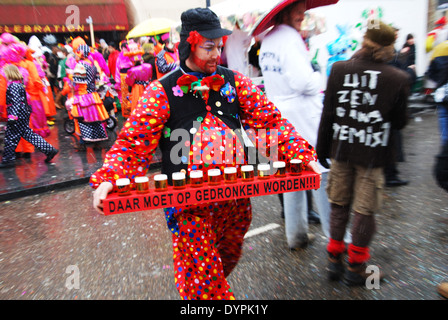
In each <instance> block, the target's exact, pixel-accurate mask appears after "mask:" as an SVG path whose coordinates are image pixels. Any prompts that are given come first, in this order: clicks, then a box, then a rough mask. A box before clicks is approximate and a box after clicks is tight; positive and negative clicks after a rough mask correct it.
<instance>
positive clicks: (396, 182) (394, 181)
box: [386, 178, 409, 187]
mask: <svg viewBox="0 0 448 320" xmlns="http://www.w3.org/2000/svg"><path fill="white" fill-rule="evenodd" d="M408 183H409V181H407V180H401V179H399V178H396V179H390V180H386V187H400V186H405V185H407V184H408Z"/></svg>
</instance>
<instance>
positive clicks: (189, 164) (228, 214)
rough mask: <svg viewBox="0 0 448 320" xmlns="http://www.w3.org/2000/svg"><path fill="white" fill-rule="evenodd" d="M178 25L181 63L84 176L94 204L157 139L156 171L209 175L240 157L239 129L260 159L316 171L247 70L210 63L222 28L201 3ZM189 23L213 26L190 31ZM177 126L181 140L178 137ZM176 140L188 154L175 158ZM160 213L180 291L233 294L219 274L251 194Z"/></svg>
mask: <svg viewBox="0 0 448 320" xmlns="http://www.w3.org/2000/svg"><path fill="white" fill-rule="evenodd" d="M216 21H218V22H216ZM182 23H183V25H182V28H183V29H182V30H183V32H181V42H180V44H179V52H180V55H181V65H180V68H178V69H177V70H175V71H173V72H172V73H170V74H169V75H168V76H166V77H164V78H162V79H159V80H157V81H154V82H152V83H151V84H149V85H148V86H147V87H146V90H145V92H144V94H143V96H142V97H141V98H140V100H139V103H138V106H137V108H136V109H135V110H134V111H133V112H132V114H131V116H130V117H129V119H128V120H127V122H126V123H125V125H124V127H123V129H122V131H121V132H120V134H119V136H118V138H117V140H116V142H115V144H114V145H113V146H112V148H111V149H110V150H109V152H108V153H107V155H106V158H105V161H104V165H103V167H102V168H100V169H99V170H98V171H97V172H95V173H94V174H93V175H92V176H91V179H90V183H91V185H92V187H94V188H98V189H97V191H96V192H95V194H94V206H95V208H97V210H98V211H101V206H100V204H99V203H100V202H99V199H100V197H101V195H104V193H105V194H106V195H107V192H110V191H111V190H112V188H113V186H114V185H115V181H116V180H117V179H119V178H124V177H126V178H129V179H131V180H133V179H135V177H137V176H142V175H145V174H146V172H147V170H148V168H149V165H150V161H151V157H152V155H153V154H154V152H155V150H156V148H157V146H159V147H160V148H161V150H162V172H163V173H166V174H167V175H168V176H169V177H170V175H171V173H173V172H177V171H182V170H184V171H185V172H186V173H187V176H188V173H190V172H191V171H192V170H202V171H203V173H204V178H205V179H207V171H208V169H220V170H221V172H223V171H224V168H225V167H230V166H231V167H236V168H237V169H238V168H239V167H240V166H241V165H243V164H247V156H246V155H245V151H244V143H237V141H238V139H237V136H238V133H237V132H238V130H237V129H240V128H241V126H243V127H244V129H246V130H247V132H248V133H249V136H250V138H251V139H252V141H254V142H255V144H258V145H260V146H263V148H261V150H266V152H265V153H266V156H269V151H270V147H271V146H273V145H277V146H278V148H277V151H278V159H280V160H284V161H288V160H290V159H293V158H298V159H301V160H302V165H303V167H304V168H306V167H310V168H314V165H315V163H316V162H315V161H316V153H315V151H314V148H313V147H312V146H311V145H309V143H308V142H307V141H305V140H304V139H303V138H302V137H301V136H300V134H299V133H298V132H297V131H296V130H295V128H294V127H293V126H292V125H291V123H289V122H288V121H287V120H286V119H283V118H282V116H281V114H280V112H279V111H278V109H277V108H276V107H275V106H274V105H273V104H272V103H271V102H270V101H269V100H268V99H267V98H266V96H265V95H264V93H263V92H262V91H261V90H260V89H259V88H258V87H257V86H255V85H254V84H253V83H252V81H251V80H250V79H249V78H248V77H246V76H244V75H242V74H240V73H238V72H233V71H231V70H229V69H226V68H222V67H220V66H217V63H216V64H215V66H214V67H213V65H212V64H211V63H210V61H214V60H216V57H214V55H219V50H213V48H211V47H212V46H218V47H219V45H220V43H221V41H222V37H223V36H224V35H226V34H229V33H228V31H227V30H225V29H221V28H220V26H219V27H217V24H219V19H218V18H217V17H216V15H215V14H214V13H212V12H211V11H210V10H208V9H202V8H198V9H191V10H188V11H186V12H184V14H182ZM195 23H198V24H199V25H201V26H202V27H203V28H205V29H207V30H205V31H210V32H209V33H207V32H205V33H204V34H205V35H201V34H200V32H198V34H196V36H195V33H194V30H196V29H195V28H196V25H195ZM204 26H205V27H204ZM201 32H202V31H201ZM192 39H193V40H192ZM194 39H197V40H198V41H199V42H197V43H195V41H194ZM184 45H186V46H187V50H186V51H185V47H184ZM201 50H202V51H201ZM208 50H210V51H208ZM207 52H208V53H209V54H207ZM215 52H216V53H215ZM201 54H202V56H201ZM207 56H208V57H209V58H207ZM193 57H195V59H193ZM198 58H203V59H202V60H203V61H205V62H201V61H202V60H201V61H200V60H198ZM199 65H200V66H201V67H198V66H199ZM204 87H206V89H205V91H204ZM179 130H182V132H183V133H184V134H186V135H187V136H188V139H187V140H178V139H177V138H175V137H177V135H178V132H179ZM240 140H241V139H240ZM178 147H179V148H180V149H182V148H183V149H184V150H187V152H183V153H182V154H178V153H175V155H176V157H173V152H172V151H173V150H174V149H175V148H178ZM176 150H177V149H176ZM165 217H166V220H167V225H168V228H169V229H170V231H171V232H172V241H173V262H174V281H175V285H176V288H177V290H178V291H179V294H180V296H181V298H182V299H201V300H209V299H210V300H211V299H216V300H221V299H222V300H231V299H234V294H233V292H232V289H231V288H230V285H229V283H228V282H227V280H226V277H227V276H228V275H229V274H230V273H231V272H232V270H233V269H234V268H235V267H236V265H237V263H238V260H239V258H240V257H241V254H242V246H243V239H244V235H245V233H246V232H247V230H248V229H249V226H250V223H251V220H252V209H251V204H250V199H249V198H247V199H239V200H230V201H221V202H211V203H206V204H201V205H189V206H184V207H175V208H166V209H165Z"/></svg>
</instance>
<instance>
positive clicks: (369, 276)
mask: <svg viewBox="0 0 448 320" xmlns="http://www.w3.org/2000/svg"><path fill="white" fill-rule="evenodd" d="M368 267H369V265H367V264H366V263H362V264H349V265H348V267H347V271H346V273H345V278H344V281H345V284H347V285H348V286H364V285H366V284H367V282H369V281H371V280H375V278H374V277H375V269H373V270H367V268H368ZM372 267H376V266H374V265H372ZM377 268H378V267H377ZM377 270H378V269H377ZM367 271H368V272H367ZM376 276H378V280H379V281H381V280H383V279H384V273H383V272H382V271H380V270H379V273H378V274H377V275H376Z"/></svg>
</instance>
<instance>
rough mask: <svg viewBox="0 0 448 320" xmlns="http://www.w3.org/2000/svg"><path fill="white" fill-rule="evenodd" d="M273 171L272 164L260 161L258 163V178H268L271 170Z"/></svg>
mask: <svg viewBox="0 0 448 320" xmlns="http://www.w3.org/2000/svg"><path fill="white" fill-rule="evenodd" d="M270 171H271V166H270V165H269V164H267V163H260V164H259V165H258V178H260V179H268V178H269V175H270V173H271V172H270Z"/></svg>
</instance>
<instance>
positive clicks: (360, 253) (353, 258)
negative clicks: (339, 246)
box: [348, 243, 370, 264]
mask: <svg viewBox="0 0 448 320" xmlns="http://www.w3.org/2000/svg"><path fill="white" fill-rule="evenodd" d="M369 259H370V254H369V247H357V246H354V245H353V244H352V243H350V244H349V246H348V263H350V264H361V263H364V262H366V261H367V260H369Z"/></svg>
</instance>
